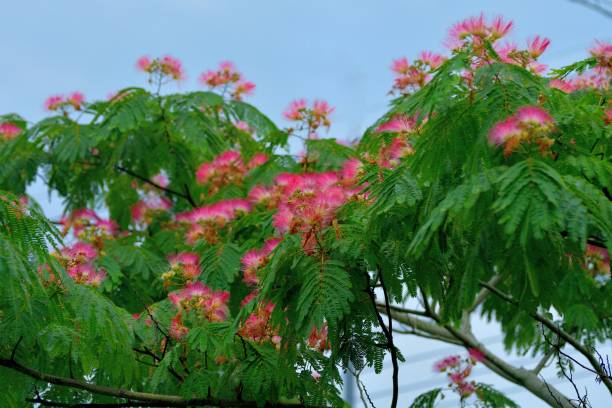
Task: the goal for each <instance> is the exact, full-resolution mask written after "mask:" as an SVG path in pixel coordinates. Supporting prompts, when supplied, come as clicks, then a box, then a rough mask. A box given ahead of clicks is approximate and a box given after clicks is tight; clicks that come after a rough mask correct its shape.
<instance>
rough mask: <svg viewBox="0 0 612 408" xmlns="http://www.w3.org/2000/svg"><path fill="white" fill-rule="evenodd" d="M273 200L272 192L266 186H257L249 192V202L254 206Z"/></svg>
mask: <svg viewBox="0 0 612 408" xmlns="http://www.w3.org/2000/svg"><path fill="white" fill-rule="evenodd" d="M271 198H272V190H271V189H269V188H267V187H265V186H255V187H253V188H252V189H251V191H249V195H248V200H249V201H250V202H252V203H254V204H259V203H263V202H266V201H269V200H270V199H271Z"/></svg>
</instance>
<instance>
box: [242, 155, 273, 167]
mask: <svg viewBox="0 0 612 408" xmlns="http://www.w3.org/2000/svg"><path fill="white" fill-rule="evenodd" d="M267 161H268V155H267V154H265V153H255V154H254V155H253V157H251V160H250V161H249V164H247V168H249V169H254V168H255V167H259V166H261V165H262V164H264V163H266V162H267Z"/></svg>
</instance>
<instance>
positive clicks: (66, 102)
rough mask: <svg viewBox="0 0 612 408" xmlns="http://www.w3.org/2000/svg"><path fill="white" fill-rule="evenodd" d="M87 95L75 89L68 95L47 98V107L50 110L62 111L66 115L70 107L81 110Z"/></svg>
mask: <svg viewBox="0 0 612 408" xmlns="http://www.w3.org/2000/svg"><path fill="white" fill-rule="evenodd" d="M84 101H85V96H84V95H83V94H82V93H81V92H78V91H75V92H73V93H71V94H70V95H68V96H67V97H66V96H64V95H53V96H50V97H48V98H47V99H46V100H45V109H46V110H48V111H62V113H63V114H64V115H67V114H68V112H69V109H70V108H72V109H74V110H81V107H82V106H83V102H84Z"/></svg>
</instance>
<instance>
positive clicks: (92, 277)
mask: <svg viewBox="0 0 612 408" xmlns="http://www.w3.org/2000/svg"><path fill="white" fill-rule="evenodd" d="M53 256H54V257H55V258H56V259H57V260H58V261H59V263H60V264H61V265H62V266H63V267H64V269H66V272H67V274H68V276H70V277H71V278H72V279H73V280H74V281H75V282H76V283H79V284H84V285H91V286H94V287H98V286H100V284H101V283H102V281H103V280H104V278H105V277H106V272H105V271H104V269H101V268H100V269H97V268H96V267H95V265H94V260H95V258H96V257H97V256H98V250H97V249H96V247H94V246H93V245H92V244H90V243H87V242H77V243H75V244H74V245H72V246H70V247H66V248H64V249H63V250H62V251H61V252H60V253H54V254H53ZM47 272H49V276H48V279H47V280H48V281H50V282H59V279H57V276H55V274H53V272H52V271H51V270H50V269H48V268H47Z"/></svg>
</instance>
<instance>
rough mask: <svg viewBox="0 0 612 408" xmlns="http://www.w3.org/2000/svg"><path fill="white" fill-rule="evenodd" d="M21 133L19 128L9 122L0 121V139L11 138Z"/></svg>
mask: <svg viewBox="0 0 612 408" xmlns="http://www.w3.org/2000/svg"><path fill="white" fill-rule="evenodd" d="M20 133H21V128H20V127H19V126H17V125H14V124H12V123H9V122H4V123H0V141H2V140H5V141H6V140H13V139H15V138H16V137H17V135H19V134H20Z"/></svg>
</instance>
